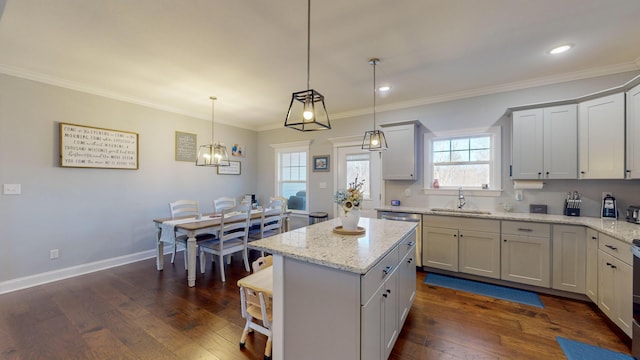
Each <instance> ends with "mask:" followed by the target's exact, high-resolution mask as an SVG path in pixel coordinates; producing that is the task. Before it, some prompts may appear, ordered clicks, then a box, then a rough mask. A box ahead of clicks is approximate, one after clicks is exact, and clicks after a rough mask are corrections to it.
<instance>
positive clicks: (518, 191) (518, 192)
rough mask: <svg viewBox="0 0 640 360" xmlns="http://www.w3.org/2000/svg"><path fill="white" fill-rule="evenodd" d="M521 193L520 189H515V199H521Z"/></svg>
mask: <svg viewBox="0 0 640 360" xmlns="http://www.w3.org/2000/svg"><path fill="white" fill-rule="evenodd" d="M522 198H523V194H522V190H516V201H522Z"/></svg>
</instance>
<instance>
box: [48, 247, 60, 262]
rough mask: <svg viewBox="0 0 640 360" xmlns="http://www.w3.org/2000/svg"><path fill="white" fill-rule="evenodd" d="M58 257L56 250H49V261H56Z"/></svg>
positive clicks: (58, 252)
mask: <svg viewBox="0 0 640 360" xmlns="http://www.w3.org/2000/svg"><path fill="white" fill-rule="evenodd" d="M59 256H60V251H59V250H58V249H53V250H49V260H53V259H57V258H58V257H59Z"/></svg>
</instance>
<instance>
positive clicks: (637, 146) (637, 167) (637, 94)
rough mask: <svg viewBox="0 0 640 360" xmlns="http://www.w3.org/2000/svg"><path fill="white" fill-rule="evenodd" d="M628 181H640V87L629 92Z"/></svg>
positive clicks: (626, 175) (626, 174)
mask: <svg viewBox="0 0 640 360" xmlns="http://www.w3.org/2000/svg"><path fill="white" fill-rule="evenodd" d="M625 177H626V178H627V179H640V85H638V86H636V87H634V88H632V89H631V90H629V91H627V169H626V173H625Z"/></svg>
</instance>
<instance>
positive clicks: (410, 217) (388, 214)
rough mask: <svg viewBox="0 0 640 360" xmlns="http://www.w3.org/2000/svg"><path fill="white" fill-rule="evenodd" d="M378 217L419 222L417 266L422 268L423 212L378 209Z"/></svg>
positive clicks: (417, 230)
mask: <svg viewBox="0 0 640 360" xmlns="http://www.w3.org/2000/svg"><path fill="white" fill-rule="evenodd" d="M378 219H382V220H397V221H409V222H415V223H418V226H416V267H419V268H420V269H422V214H414V213H405V212H394V211H378Z"/></svg>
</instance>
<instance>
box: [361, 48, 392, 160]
mask: <svg viewBox="0 0 640 360" xmlns="http://www.w3.org/2000/svg"><path fill="white" fill-rule="evenodd" d="M379 63H380V59H377V58H373V59H370V60H369V65H373V130H371V131H366V132H365V133H364V139H362V150H369V151H382V150H387V139H386V138H385V137H384V133H383V132H382V131H380V130H376V65H378V64H379Z"/></svg>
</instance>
